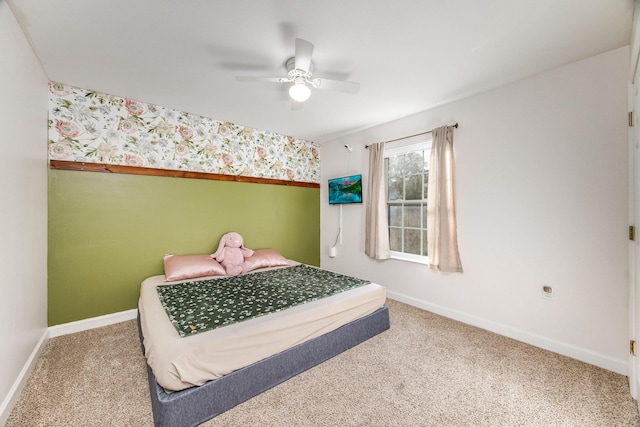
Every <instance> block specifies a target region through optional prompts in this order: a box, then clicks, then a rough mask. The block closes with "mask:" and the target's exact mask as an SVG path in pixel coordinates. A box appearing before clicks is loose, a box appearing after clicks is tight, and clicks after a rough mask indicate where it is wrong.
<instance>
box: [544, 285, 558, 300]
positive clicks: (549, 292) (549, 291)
mask: <svg viewBox="0 0 640 427" xmlns="http://www.w3.org/2000/svg"><path fill="white" fill-rule="evenodd" d="M554 298H555V294H554V293H553V287H551V286H549V285H542V299H546V300H552V299H554Z"/></svg>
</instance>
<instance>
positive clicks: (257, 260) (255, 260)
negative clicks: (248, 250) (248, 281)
mask: <svg viewBox="0 0 640 427" xmlns="http://www.w3.org/2000/svg"><path fill="white" fill-rule="evenodd" d="M280 265H289V261H287V259H286V258H285V257H283V256H282V255H281V254H280V252H278V251H276V250H275V249H256V250H255V251H253V255H251V256H250V257H248V258H245V259H244V264H243V265H242V272H243V273H246V272H247V271H251V270H255V269H257V268H264V267H277V266H280Z"/></svg>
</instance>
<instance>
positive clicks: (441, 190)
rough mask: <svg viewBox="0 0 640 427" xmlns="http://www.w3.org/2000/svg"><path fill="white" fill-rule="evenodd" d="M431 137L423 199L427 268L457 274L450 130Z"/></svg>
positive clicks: (435, 132) (443, 129) (436, 131)
mask: <svg viewBox="0 0 640 427" xmlns="http://www.w3.org/2000/svg"><path fill="white" fill-rule="evenodd" d="M432 135H433V143H432V146H431V163H430V168H429V187H428V195H427V245H428V246H427V251H428V255H429V267H430V268H432V269H434V270H438V271H446V272H460V273H461V272H462V263H461V262H460V254H459V252H458V225H457V221H456V205H455V193H454V187H455V185H454V181H455V179H454V178H455V174H454V169H455V168H454V163H455V162H454V157H453V126H441V127H439V128H436V129H434V130H433V131H432Z"/></svg>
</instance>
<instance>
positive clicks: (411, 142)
mask: <svg viewBox="0 0 640 427" xmlns="http://www.w3.org/2000/svg"><path fill="white" fill-rule="evenodd" d="M432 143H433V138H432V137H431V134H426V135H420V136H417V137H412V138H407V139H404V140H400V141H394V142H390V143H387V145H386V146H385V151H384V157H385V190H386V205H387V220H388V227H387V229H388V232H389V234H391V229H392V228H399V229H400V230H401V234H402V239H404V231H405V230H407V229H409V230H412V229H414V230H420V234H421V237H420V243H421V245H420V247H421V252H422V251H423V250H424V244H426V242H423V239H426V237H423V233H425V232H426V228H427V227H426V221H427V218H426V215H424V214H423V212H422V211H423V209H424V207H423V205H426V204H427V199H425V198H423V199H416V200H406V199H404V198H403V199H400V200H389V194H388V192H389V158H390V157H395V156H399V155H403V154H407V153H412V152H416V151H423V152H424V154H423V156H424V158H425V162H426V164H427V169H426V171H425V174H423V175H426V176H427V177H428V173H429V170H428V164H429V160H430V157H431V145H432ZM402 177H403V193H404V192H405V190H406V187H405V180H404V178H405V177H406V176H405V175H402ZM424 184H425V183H424V181H423V182H422V186H423V187H424ZM403 197H405V194H403ZM423 197H424V193H423ZM394 204H399V205H400V206H402V207H404V206H407V205H416V206H418V207H420V211H421V213H420V217H421V225H420V227H419V228H416V227H405V225H404V212H403V215H402V217H403V221H402V225H401V226H392V225H391V218H390V207H391V206H393V205H394ZM403 246H404V245H403ZM390 256H391V258H392V259H396V260H401V261H409V262H414V263H419V264H429V256H428V255H417V254H412V253H408V252H401V251H394V250H391V251H390Z"/></svg>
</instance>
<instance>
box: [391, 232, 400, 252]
mask: <svg viewBox="0 0 640 427" xmlns="http://www.w3.org/2000/svg"><path fill="white" fill-rule="evenodd" d="M389 249H391V250H392V251H397V252H402V229H401V228H389Z"/></svg>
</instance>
